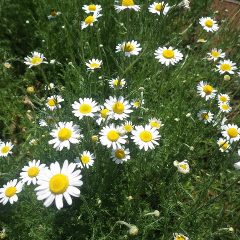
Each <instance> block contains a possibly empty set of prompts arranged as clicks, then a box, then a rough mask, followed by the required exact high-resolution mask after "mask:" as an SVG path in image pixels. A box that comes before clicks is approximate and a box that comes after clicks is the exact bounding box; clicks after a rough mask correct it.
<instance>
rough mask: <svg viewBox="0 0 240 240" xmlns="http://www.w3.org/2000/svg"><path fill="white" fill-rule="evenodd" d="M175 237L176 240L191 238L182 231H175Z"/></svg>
mask: <svg viewBox="0 0 240 240" xmlns="http://www.w3.org/2000/svg"><path fill="white" fill-rule="evenodd" d="M173 237H174V240H189V238H188V237H186V236H184V235H183V234H181V233H174V234H173Z"/></svg>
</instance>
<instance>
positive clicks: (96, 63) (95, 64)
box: [86, 58, 102, 70]
mask: <svg viewBox="0 0 240 240" xmlns="http://www.w3.org/2000/svg"><path fill="white" fill-rule="evenodd" d="M86 66H87V70H95V69H99V68H101V66H102V60H98V59H95V58H93V59H92V60H89V62H86Z"/></svg>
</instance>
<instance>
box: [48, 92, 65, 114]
mask: <svg viewBox="0 0 240 240" xmlns="http://www.w3.org/2000/svg"><path fill="white" fill-rule="evenodd" d="M63 101H64V99H63V98H62V97H61V96H59V95H54V96H51V97H48V98H47V102H46V106H47V107H48V108H49V109H50V110H51V111H53V110H54V109H57V108H61V104H60V103H61V102H63Z"/></svg>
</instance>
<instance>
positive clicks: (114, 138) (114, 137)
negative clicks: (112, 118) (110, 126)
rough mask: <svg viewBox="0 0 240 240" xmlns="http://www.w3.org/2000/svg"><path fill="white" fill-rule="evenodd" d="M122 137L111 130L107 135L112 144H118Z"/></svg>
mask: <svg viewBox="0 0 240 240" xmlns="http://www.w3.org/2000/svg"><path fill="white" fill-rule="evenodd" d="M119 137H120V135H119V133H118V132H117V131H116V130H110V131H109V132H108V134H107V138H108V140H110V141H111V142H116V141H117V140H118V139H119Z"/></svg>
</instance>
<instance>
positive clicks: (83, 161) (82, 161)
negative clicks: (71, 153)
mask: <svg viewBox="0 0 240 240" xmlns="http://www.w3.org/2000/svg"><path fill="white" fill-rule="evenodd" d="M75 162H76V164H77V166H78V167H80V168H82V166H85V167H86V168H89V166H92V165H93V163H94V155H93V154H91V153H90V152H89V151H83V153H82V154H81V155H80V157H77V158H76V159H75Z"/></svg>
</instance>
